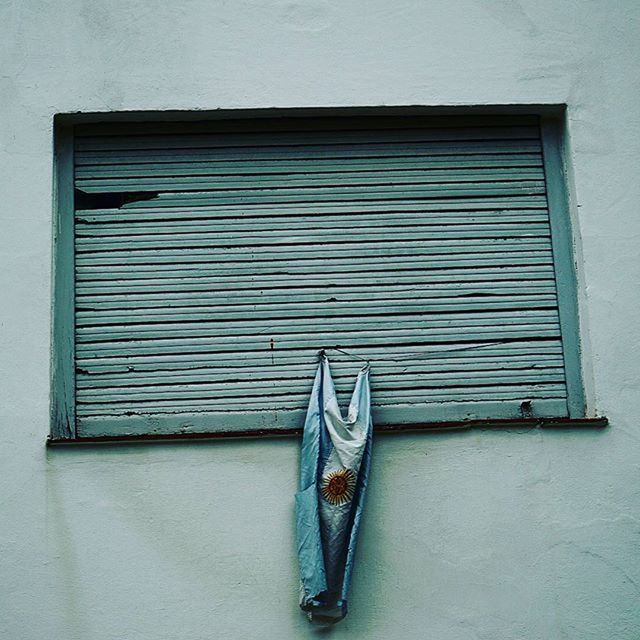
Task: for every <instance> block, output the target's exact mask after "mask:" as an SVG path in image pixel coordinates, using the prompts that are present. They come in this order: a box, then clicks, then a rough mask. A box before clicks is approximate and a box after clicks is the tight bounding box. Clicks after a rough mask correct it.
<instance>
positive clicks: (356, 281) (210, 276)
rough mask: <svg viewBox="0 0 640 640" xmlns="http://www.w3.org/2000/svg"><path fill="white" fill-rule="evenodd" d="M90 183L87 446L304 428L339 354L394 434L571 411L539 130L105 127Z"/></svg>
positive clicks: (84, 341)
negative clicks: (399, 428)
mask: <svg viewBox="0 0 640 640" xmlns="http://www.w3.org/2000/svg"><path fill="white" fill-rule="evenodd" d="M251 129H253V130H251ZM74 166H75V189H76V207H75V208H76V211H75V364H76V391H75V397H76V420H77V428H78V433H79V435H81V436H82V435H85V436H90V435H102V434H125V433H127V434H129V433H173V432H180V431H205V432H208V431H216V430H250V429H262V428H275V429H277V428H291V427H298V426H301V424H302V421H303V419H304V413H305V409H306V403H307V399H308V396H309V393H310V389H311V384H312V378H313V374H314V371H315V367H316V363H317V353H318V350H319V349H321V348H325V347H333V346H339V347H340V348H341V349H343V350H345V351H347V352H351V353H354V354H356V355H357V356H360V357H361V358H369V359H370V360H371V362H372V393H373V404H374V418H375V420H376V422H378V423H379V424H380V423H407V422H409V423H412V422H415V423H425V422H433V421H439V420H458V419H466V418H510V417H519V416H521V415H522V414H523V411H526V412H527V414H528V415H535V416H558V417H560V416H566V415H567V414H568V409H567V385H566V381H565V370H564V363H563V348H562V341H561V333H560V322H559V313H558V299H557V293H556V281H555V277H554V259H553V252H552V244H551V231H550V222H549V214H548V206H547V197H546V190H545V172H544V167H543V154H542V148H541V136H540V129H539V126H538V122H537V119H536V118H503V119H492V120H488V119H476V120H471V121H470V120H468V119H467V120H465V121H462V120H459V119H451V118H449V119H446V120H444V119H434V118H429V119H422V118H402V119H399V118H373V119H366V120H365V119H358V120H352V119H349V118H342V119H322V120H320V119H316V120H305V119H299V120H286V121H279V120H273V121H265V122H264V123H261V122H260V121H253V123H249V124H242V123H238V122H236V123H231V122H227V123H218V124H210V125H198V124H192V125H184V126H183V127H181V128H179V127H175V126H174V127H171V126H168V125H165V126H159V125H155V126H147V127H146V128H145V127H144V126H140V127H135V126H130V127H129V128H128V129H127V128H122V127H120V128H119V129H118V128H114V127H108V126H104V127H95V126H85V127H77V128H76V135H75V151H74ZM329 355H330V357H331V360H332V362H333V370H334V373H335V379H336V383H337V388H338V391H339V393H340V394H341V398H342V401H343V404H345V405H346V404H347V403H348V398H349V394H350V392H351V390H352V385H353V382H354V375H355V372H356V371H357V369H358V368H359V366H360V365H359V364H358V363H357V362H356V361H354V360H353V359H350V358H348V357H347V356H345V355H344V354H342V353H340V352H330V353H329ZM523 402H524V403H525V404H524V405H523Z"/></svg>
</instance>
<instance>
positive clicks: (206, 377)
mask: <svg viewBox="0 0 640 640" xmlns="http://www.w3.org/2000/svg"><path fill="white" fill-rule="evenodd" d="M454 355H455V353H454V354H451V356H450V357H448V358H445V357H441V358H432V359H426V360H420V359H417V358H416V359H414V360H408V359H406V360H403V361H401V362H400V363H398V362H395V361H385V360H379V361H377V362H376V363H375V371H374V376H375V377H376V378H381V377H383V376H387V375H398V374H402V375H408V376H418V375H420V376H421V375H430V376H445V377H448V376H458V377H464V376H475V375H476V374H478V375H480V374H482V375H489V374H491V375H494V374H495V375H500V374H505V372H506V373H509V372H511V371H514V372H516V373H522V374H523V375H524V374H526V373H527V372H528V373H529V375H531V374H532V372H538V371H541V372H546V371H551V370H553V371H556V370H559V371H563V370H564V369H563V362H562V357H560V356H558V355H555V354H537V355H531V354H527V355H513V354H511V355H505V356H503V357H501V358H498V359H496V358H495V357H492V356H490V355H489V356H483V357H479V356H476V357H475V358H470V357H469V356H466V357H463V354H462V353H460V354H459V355H458V358H454V357H453V356H454ZM209 364H210V366H206V365H203V363H200V365H199V366H198V367H195V366H194V367H193V368H191V369H166V370H165V369H161V368H160V369H154V370H146V369H144V370H141V371H138V370H136V369H134V370H132V371H129V370H126V371H122V372H120V373H114V372H108V371H107V372H104V371H99V370H96V371H92V372H91V373H82V372H79V373H78V377H77V388H78V389H91V388H107V387H132V388H133V387H139V386H144V385H160V384H187V383H191V382H194V383H206V382H242V381H244V382H253V381H259V380H305V381H308V380H309V379H311V378H313V375H314V373H315V363H313V364H312V363H304V364H303V363H299V362H297V363H296V362H291V363H289V364H287V365H283V364H276V365H274V364H267V363H264V364H262V365H255V366H237V367H234V366H232V365H228V366H216V361H215V360H214V361H213V362H211V363H209ZM157 366H158V367H161V366H162V365H161V364H158V365H157ZM185 366H186V365H185ZM331 370H332V371H333V376H334V378H335V379H336V380H338V379H340V378H345V377H347V378H348V379H350V380H351V381H352V382H353V375H354V373H355V366H354V363H352V362H332V364H331Z"/></svg>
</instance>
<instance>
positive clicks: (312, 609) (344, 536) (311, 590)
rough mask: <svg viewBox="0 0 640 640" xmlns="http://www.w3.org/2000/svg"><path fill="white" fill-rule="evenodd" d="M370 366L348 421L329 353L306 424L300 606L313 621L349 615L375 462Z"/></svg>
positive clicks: (299, 501)
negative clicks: (358, 542)
mask: <svg viewBox="0 0 640 640" xmlns="http://www.w3.org/2000/svg"><path fill="white" fill-rule="evenodd" d="M372 431H373V429H372V423H371V390H370V387H369V365H368V364H367V365H366V366H365V367H364V368H363V369H362V370H361V371H360V372H359V373H358V377H357V380H356V384H355V388H354V391H353V396H352V398H351V402H350V404H349V411H348V414H347V417H346V418H343V416H342V413H341V411H340V408H339V406H338V400H337V397H336V391H335V387H334V384H333V380H332V378H331V370H330V368H329V361H328V359H327V357H326V356H325V355H324V354H323V355H322V357H321V361H320V365H319V366H318V371H317V373H316V377H315V380H314V383H313V390H312V392H311V399H310V402H309V409H308V411H307V418H306V421H305V425H304V434H303V439H302V452H301V461H300V466H301V468H300V491H299V492H298V493H297V494H296V526H297V543H298V560H299V564H300V578H301V589H300V592H301V593H300V606H301V607H302V609H303V610H304V611H306V612H307V613H308V616H309V619H310V620H311V622H313V623H316V624H331V623H334V622H338V621H339V620H342V618H344V616H345V615H346V614H347V594H348V591H349V583H350V579H351V571H352V568H353V560H354V554H355V549H356V539H357V535H358V529H359V526H360V519H361V516H362V509H363V505H364V497H365V491H366V488H367V481H368V478H369V468H370V463H371V439H372Z"/></svg>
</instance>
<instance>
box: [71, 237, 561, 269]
mask: <svg viewBox="0 0 640 640" xmlns="http://www.w3.org/2000/svg"><path fill="white" fill-rule="evenodd" d="M549 251H551V241H550V239H549V238H534V237H528V236H524V237H521V238H504V239H503V238H484V239H475V240H474V239H457V240H456V239H453V240H443V241H441V242H437V241H436V242H434V241H431V242H430V241H427V240H424V241H415V240H406V241H404V240H401V241H397V240H389V241H387V242H381V243H378V244H375V243H362V242H344V243H341V244H335V245H333V246H332V247H331V252H330V253H329V252H327V251H326V250H325V248H324V247H322V246H315V245H300V246H294V247H291V246H279V245H264V246H260V247H251V248H247V247H230V248H228V249H223V250H220V251H216V252H215V253H214V252H212V251H211V250H210V249H206V248H195V249H189V251H183V250H180V249H175V248H174V249H155V250H150V249H146V250H145V249H139V250H137V251H131V250H121V251H111V252H105V253H104V254H98V253H96V252H93V253H91V254H78V255H77V256H76V266H77V267H78V268H80V269H81V268H83V267H85V266H90V265H133V264H179V265H184V264H190V263H198V264H206V263H216V264H221V263H223V262H238V261H240V260H242V261H245V262H255V261H258V260H281V261H290V260H299V259H304V260H311V259H319V258H323V257H324V256H326V257H327V259H336V258H346V257H348V258H350V259H359V258H361V257H374V256H375V257H380V258H396V257H401V256H415V257H418V256H423V257H424V256H441V257H444V258H445V259H452V258H455V257H457V256H460V257H465V256H466V255H467V254H470V253H474V254H475V253H477V254H480V253H484V254H488V255H489V256H490V255H494V256H495V255H496V254H500V255H502V256H504V255H505V254H507V255H509V256H511V255H515V256H516V257H517V256H529V255H531V254H532V252H549Z"/></svg>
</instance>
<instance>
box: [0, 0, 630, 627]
mask: <svg viewBox="0 0 640 640" xmlns="http://www.w3.org/2000/svg"><path fill="white" fill-rule="evenodd" d="M0 11H1V13H2V16H1V23H2V27H1V29H2V31H3V34H2V43H3V47H2V53H0V56H1V58H0V60H1V64H0V70H1V72H0V83H1V89H0V100H1V114H2V118H0V130H1V131H2V138H1V140H2V148H1V150H0V162H1V167H2V171H1V174H0V175H1V176H2V177H1V181H0V185H1V193H2V199H1V204H0V209H1V211H2V227H1V229H2V234H1V239H0V242H1V243H2V268H1V270H0V278H1V279H2V307H1V327H2V328H1V339H2V350H1V353H2V366H1V372H0V375H1V376H2V377H1V380H2V384H1V385H0V389H1V397H2V402H1V403H0V416H1V417H0V429H1V432H2V437H1V441H0V442H1V444H0V474H1V481H0V505H1V512H0V567H1V571H0V576H1V578H0V637H2V638H7V640H14V639H15V640H22V639H25V640H42V639H44V638H46V639H48V640H49V639H50V640H58V639H59V640H74V639H82V640H94V639H95V640H107V639H109V640H122V639H124V638H127V639H129V638H135V639H141V640H147V639H148V640H151V639H153V640H159V639H167V640H169V639H178V638H188V639H190V640H196V639H200V638H202V639H204V638H207V639H208V638H223V639H226V638H229V639H232V640H235V639H243V640H250V639H253V638H274V639H275V638H277V639H278V640H288V639H294V638H296V639H299V638H312V637H316V636H315V634H314V633H313V632H312V631H311V630H310V628H309V627H308V624H307V623H306V621H305V620H304V618H303V617H302V616H301V615H300V614H299V612H298V610H297V603H296V591H297V577H296V564H295V556H294V543H293V527H292V525H293V518H292V501H293V492H294V489H295V480H296V473H297V464H298V457H297V456H298V454H297V447H298V443H297V442H296V440H295V439H284V440H271V441H265V440H260V441H246V442H237V441H236V442H231V441H229V442H217V443H207V444H195V443H191V444H183V445H160V444H153V445H141V446H117V447H116V446H109V447H93V448H75V449H64V450H63V449H56V450H48V451H47V450H46V449H45V447H44V442H45V437H46V434H47V431H48V401H49V400H48V396H49V347H50V322H51V311H50V309H51V285H50V282H51V273H50V272H51V268H50V265H51V232H52V224H51V173H52V119H53V114H55V113H58V112H72V111H108V110H135V109H144V110H147V109H150V110H164V109H207V110H208V109H215V108H235V107H238V108H252V107H271V106H283V107H285V106H295V107H301V106H331V105H337V106H349V105H359V106H365V105H391V104H394V105H405V104H424V105H445V104H446V105H464V104H499V103H507V104H508V103H567V104H568V126H569V134H570V142H571V159H572V167H573V172H574V178H573V179H574V185H573V186H574V203H573V212H574V214H575V217H576V220H577V228H576V234H577V236H579V246H578V254H579V255H581V256H582V258H581V260H580V280H581V314H582V322H583V334H584V335H583V341H584V348H585V374H586V382H587V388H588V392H589V396H590V401H591V408H592V409H595V410H597V411H598V412H599V413H600V414H605V415H607V416H609V418H610V420H611V427H610V428H609V429H608V430H606V431H601V432H589V431H581V432H580V431H573V432H558V431H554V432H541V431H530V432H526V433H525V432H520V433H517V432H513V433H505V432H500V433H498V432H492V431H485V432H481V431H475V432H466V433H461V434H449V435H437V436H436V435H420V434H412V435H402V436H400V435H387V436H380V437H379V438H378V440H377V442H376V444H375V452H374V464H373V470H372V486H371V492H370V495H369V498H370V499H369V502H368V509H367V513H366V521H365V525H364V530H363V533H362V539H361V542H362V544H361V547H360V553H359V562H358V565H357V567H356V573H355V579H354V584H353V589H352V599H351V613H350V614H349V616H348V618H347V619H346V620H345V621H344V622H343V623H341V624H340V625H339V626H338V628H336V629H335V631H334V633H333V637H334V638H336V639H342V638H367V639H368V640H369V639H370V640H374V639H378V638H380V639H386V638H390V637H391V638H397V639H399V640H405V639H407V640H408V639H412V638H416V639H423V638H434V639H436V640H471V639H487V640H495V639H502V638H505V639H511V638H515V639H527V640H535V639H540V640H550V639H555V638H561V639H564V638H572V639H573V638H575V639H579V640H587V639H594V640H602V639H604V638H607V639H609V638H611V639H613V638H615V639H625V640H627V639H628V640H635V639H637V638H638V637H640V606H639V605H638V600H639V595H640V594H639V592H640V514H639V511H640V477H639V466H640V424H639V423H638V417H639V416H640V393H639V391H640V389H639V382H638V376H639V373H638V369H639V365H640V339H639V338H638V336H639V335H640V334H639V333H638V330H637V327H636V321H637V318H638V317H639V316H640V293H639V285H640V259H639V255H638V254H639V250H638V241H639V240H640V220H639V216H638V202H640V181H639V180H638V174H637V170H638V156H639V155H640V109H639V107H638V104H639V100H640V90H639V89H640V81H639V76H638V66H639V64H640V55H639V53H640V37H639V36H640V30H639V18H640V4H639V3H638V2H637V1H635V0H615V1H613V2H600V1H595V0H594V1H587V0H575V1H565V0H553V1H552V0H535V1H534V0H530V1H527V2H517V1H509V0H459V1H455V2H451V1H449V0H447V1H445V0H431V1H430V2H420V1H418V0H413V1H406V0H405V1H403V0H393V1H391V2H389V1H388V0H385V1H378V0H369V1H367V2H364V1H359V0H358V1H353V2H352V1H350V0H343V1H342V2H337V1H336V2H329V1H326V2H323V1H319V0H298V1H292V2H280V1H275V0H263V1H262V2H259V1H253V2H249V1H242V0H234V1H223V0H213V1H209V0H207V1H205V0H181V1H180V2H153V1H151V0H139V1H137V2H131V1H129V0H127V1H125V0H108V1H106V2H104V1H103V2H98V1H97V0H92V1H88V0H85V1H81V0H66V1H65V2H52V1H49V0H47V1H45V0H21V1H17V0H16V1H13V2H12V1H8V0H7V1H5V2H4V3H2V7H1V9H0Z"/></svg>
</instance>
